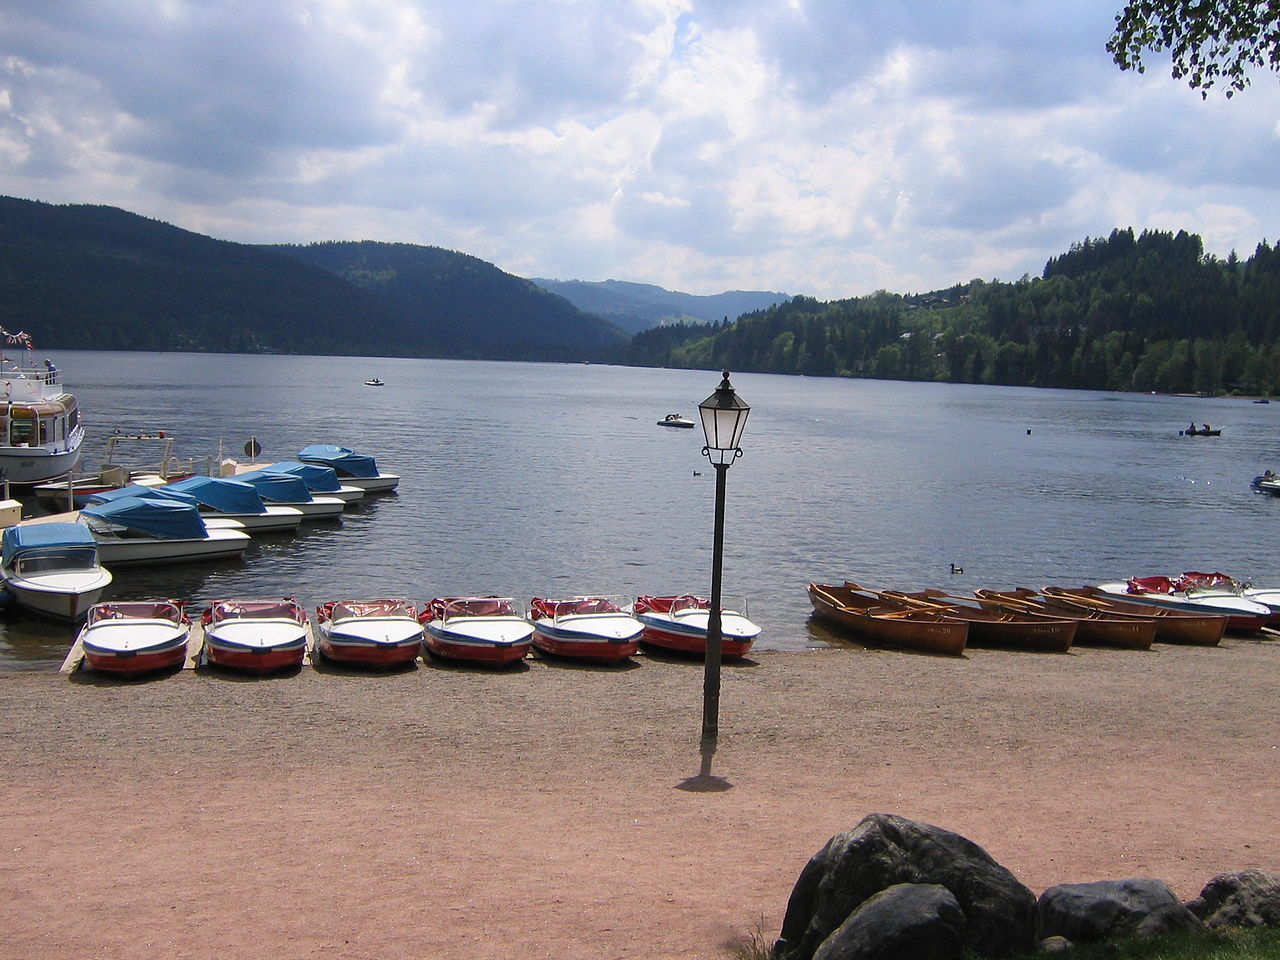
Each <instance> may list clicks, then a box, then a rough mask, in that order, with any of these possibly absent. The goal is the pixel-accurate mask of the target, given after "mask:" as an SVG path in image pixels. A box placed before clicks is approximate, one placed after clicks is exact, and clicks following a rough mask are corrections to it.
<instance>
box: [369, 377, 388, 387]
mask: <svg viewBox="0 0 1280 960" xmlns="http://www.w3.org/2000/svg"><path fill="white" fill-rule="evenodd" d="M364 385H365V386H366V387H381V386H385V385H386V382H385V381H384V380H382V379H381V378H379V377H370V378H369V379H368V380H366V381H365V382H364Z"/></svg>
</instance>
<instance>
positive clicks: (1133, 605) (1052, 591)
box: [1041, 587, 1227, 647]
mask: <svg viewBox="0 0 1280 960" xmlns="http://www.w3.org/2000/svg"><path fill="white" fill-rule="evenodd" d="M1041 592H1042V593H1044V594H1045V596H1047V597H1050V598H1052V599H1054V600H1058V601H1062V602H1064V603H1069V604H1074V605H1076V606H1079V607H1081V608H1082V609H1085V610H1101V611H1102V612H1104V613H1106V614H1108V615H1109V616H1119V617H1137V618H1139V619H1143V620H1146V619H1150V618H1152V617H1154V618H1155V621H1156V640H1157V641H1158V642H1160V643H1187V644H1192V645H1195V646H1207V647H1212V646H1216V645H1217V644H1218V642H1219V641H1220V640H1221V639H1222V634H1223V633H1224V632H1225V631H1226V629H1227V618H1226V617H1225V616H1223V615H1222V614H1218V613H1211V612H1209V611H1206V610H1183V609H1177V608H1174V607H1163V606H1157V605H1154V604H1149V603H1139V602H1138V601H1136V600H1128V599H1125V598H1123V597H1119V596H1114V595H1112V594H1108V593H1103V592H1102V591H1101V590H1099V589H1098V588H1097V587H1045V588H1044V590H1042V591H1041Z"/></svg>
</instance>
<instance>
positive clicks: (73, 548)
mask: <svg viewBox="0 0 1280 960" xmlns="http://www.w3.org/2000/svg"><path fill="white" fill-rule="evenodd" d="M0 540H2V542H3V547H2V548H0V579H2V580H3V583H4V588H5V589H6V590H8V592H9V593H10V594H11V595H12V596H13V599H14V602H15V603H17V604H18V606H20V607H22V608H23V609H26V610H30V611H32V612H33V613H38V614H43V615H44V616H47V617H53V618H55V619H57V620H79V619H80V618H81V617H83V616H84V615H85V614H86V613H87V612H88V610H89V608H90V607H92V606H93V605H94V604H95V603H97V602H98V600H99V599H100V598H101V596H102V591H104V590H105V589H106V588H107V587H108V586H109V585H110V584H111V572H110V571H109V570H106V569H104V568H103V567H102V565H101V564H100V563H99V560H98V544H97V541H96V540H94V538H93V534H92V533H91V532H90V531H89V529H88V528H87V527H85V526H84V525H83V524H79V523H57V522H55V523H28V524H19V525H18V526H14V527H8V528H7V529H6V530H5V531H4V534H3V537H2V538H0Z"/></svg>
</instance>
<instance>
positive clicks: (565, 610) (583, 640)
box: [529, 596, 644, 663]
mask: <svg viewBox="0 0 1280 960" xmlns="http://www.w3.org/2000/svg"><path fill="white" fill-rule="evenodd" d="M628 606H629V603H628V602H627V601H625V600H623V599H622V598H619V597H585V596H584V597H572V598H570V599H568V600H548V599H544V598H542V597H534V598H533V599H532V600H531V601H530V603H529V615H530V617H531V618H532V619H533V645H534V647H536V648H537V649H538V650H541V651H542V652H543V653H549V654H551V655H552V656H557V657H568V658H573V659H580V660H592V661H599V662H606V663H617V662H619V661H621V660H625V659H626V658H627V657H630V656H632V655H634V654H635V653H636V651H637V650H639V648H640V634H641V633H642V632H643V631H644V624H643V623H641V622H640V621H639V620H637V619H636V618H635V617H634V616H632V615H631V613H630V611H629V610H628V609H627V607H628Z"/></svg>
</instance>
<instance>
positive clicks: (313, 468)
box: [262, 460, 364, 503]
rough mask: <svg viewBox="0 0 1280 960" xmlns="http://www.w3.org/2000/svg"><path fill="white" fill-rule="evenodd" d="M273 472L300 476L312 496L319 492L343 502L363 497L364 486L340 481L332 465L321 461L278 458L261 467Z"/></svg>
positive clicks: (321, 494) (323, 495)
mask: <svg viewBox="0 0 1280 960" xmlns="http://www.w3.org/2000/svg"><path fill="white" fill-rule="evenodd" d="M262 469H263V470H269V471H272V472H274V473H287V474H291V475H293V476H295V477H301V478H302V482H303V483H305V484H306V485H307V489H308V490H309V491H311V495H312V496H313V497H314V496H315V495H317V494H319V495H320V496H322V497H333V498H334V499H336V500H341V501H342V502H343V503H351V502H352V501H354V500H360V499H361V498H363V497H364V487H355V486H351V485H350V484H346V483H340V482H339V480H338V472H337V471H336V470H334V469H333V467H327V466H325V465H324V464H322V463H303V462H302V461H301V460H280V461H277V462H276V463H270V464H267V466H265V467H263V468H262Z"/></svg>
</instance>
